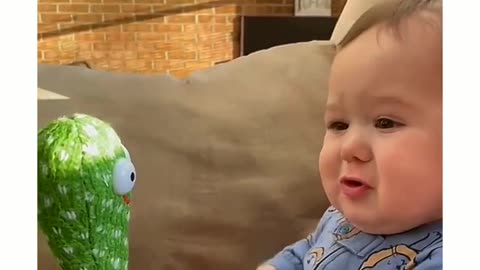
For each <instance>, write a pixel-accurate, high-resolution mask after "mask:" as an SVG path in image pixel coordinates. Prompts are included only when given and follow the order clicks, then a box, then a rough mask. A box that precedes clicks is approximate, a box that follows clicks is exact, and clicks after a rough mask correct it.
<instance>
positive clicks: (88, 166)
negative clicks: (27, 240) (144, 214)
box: [38, 114, 136, 270]
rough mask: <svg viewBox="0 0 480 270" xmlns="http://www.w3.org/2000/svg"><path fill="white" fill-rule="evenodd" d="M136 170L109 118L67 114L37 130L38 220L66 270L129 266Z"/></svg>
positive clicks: (59, 261)
mask: <svg viewBox="0 0 480 270" xmlns="http://www.w3.org/2000/svg"><path fill="white" fill-rule="evenodd" d="M135 174H136V172H135V169H134V167H133V164H132V163H131V161H130V156H129V154H128V151H127V149H126V148H125V147H124V146H123V145H122V143H121V141H120V139H119V137H118V136H117V134H116V133H115V131H114V130H113V129H112V128H111V127H110V125H108V124H107V123H105V122H103V121H101V120H99V119H97V118H94V117H91V116H88V115H83V114H75V115H73V116H71V117H62V118H59V119H57V120H55V121H53V122H51V123H50V124H49V125H48V126H47V127H45V128H44V129H42V130H41V131H40V132H39V133H38V222H39V226H40V229H41V230H42V231H43V233H44V234H45V235H46V236H47V239H48V245H49V247H50V249H51V251H52V253H53V255H54V256H55V257H56V258H57V261H58V263H59V265H60V266H61V268H62V269H64V270H116V269H121V270H124V269H128V225H129V219H130V208H129V206H128V204H127V203H126V202H125V201H124V198H123V197H124V196H130V195H131V189H132V188H133V185H134V183H135V181H136V175H135Z"/></svg>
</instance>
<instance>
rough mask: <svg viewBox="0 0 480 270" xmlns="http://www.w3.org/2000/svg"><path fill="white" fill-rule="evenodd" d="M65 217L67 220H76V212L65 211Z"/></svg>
mask: <svg viewBox="0 0 480 270" xmlns="http://www.w3.org/2000/svg"><path fill="white" fill-rule="evenodd" d="M65 217H66V218H67V219H69V220H76V219H77V214H75V212H74V211H67V212H65Z"/></svg>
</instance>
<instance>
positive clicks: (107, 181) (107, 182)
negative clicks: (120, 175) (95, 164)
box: [101, 174, 111, 187]
mask: <svg viewBox="0 0 480 270" xmlns="http://www.w3.org/2000/svg"><path fill="white" fill-rule="evenodd" d="M101 178H102V180H103V183H105V186H107V187H110V184H111V183H110V182H111V181H110V175H108V174H104V175H102V177H101Z"/></svg>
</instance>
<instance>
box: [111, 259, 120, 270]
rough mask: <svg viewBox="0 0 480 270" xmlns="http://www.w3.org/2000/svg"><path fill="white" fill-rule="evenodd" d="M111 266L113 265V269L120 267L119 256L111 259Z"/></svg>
mask: <svg viewBox="0 0 480 270" xmlns="http://www.w3.org/2000/svg"><path fill="white" fill-rule="evenodd" d="M112 266H113V269H118V268H120V259H119V258H115V259H112Z"/></svg>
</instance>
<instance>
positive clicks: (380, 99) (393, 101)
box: [367, 96, 413, 107]
mask: <svg viewBox="0 0 480 270" xmlns="http://www.w3.org/2000/svg"><path fill="white" fill-rule="evenodd" d="M367 100H368V101H369V102H368V103H370V104H371V105H379V104H380V105H397V106H404V107H413V104H412V103H411V102H409V101H408V100H406V99H405V98H402V97H399V96H372V97H369V98H368V99H367Z"/></svg>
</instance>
